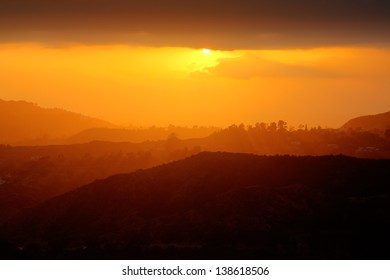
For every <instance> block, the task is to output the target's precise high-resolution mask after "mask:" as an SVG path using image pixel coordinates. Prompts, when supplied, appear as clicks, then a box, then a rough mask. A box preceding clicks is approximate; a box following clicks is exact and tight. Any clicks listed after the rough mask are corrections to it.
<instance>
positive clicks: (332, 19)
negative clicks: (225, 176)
mask: <svg viewBox="0 0 390 280" xmlns="http://www.w3.org/2000/svg"><path fill="white" fill-rule="evenodd" d="M389 27H390V4H389V1H383V0H338V1H334V0H333V1H330V0H328V1H325V0H296V1H291V0H272V1H269V0H224V1H222V0H209V1H206V0H186V1H184V0H181V1H179V0H139V1H130V0H127V1H126V0H57V1H53V0H35V1H34V0H6V1H4V0H2V1H0V41H2V42H11V41H12V42H15V41H41V42H44V43H50V44H56V43H64V42H78V43H87V44H111V43H132V44H146V45H154V46H189V47H201V46H205V45H209V46H210V47H213V48H217V49H246V48H248V49H250V48H290V47H318V46H327V45H345V44H371V45H372V44H387V43H389V41H390V39H389V38H390V36H389V35H390V28H389Z"/></svg>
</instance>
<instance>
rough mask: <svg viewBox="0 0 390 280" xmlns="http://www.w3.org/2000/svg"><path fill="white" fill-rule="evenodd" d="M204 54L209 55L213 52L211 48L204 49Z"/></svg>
mask: <svg viewBox="0 0 390 280" xmlns="http://www.w3.org/2000/svg"><path fill="white" fill-rule="evenodd" d="M202 52H203V54H205V55H209V54H210V53H211V50H210V49H202Z"/></svg>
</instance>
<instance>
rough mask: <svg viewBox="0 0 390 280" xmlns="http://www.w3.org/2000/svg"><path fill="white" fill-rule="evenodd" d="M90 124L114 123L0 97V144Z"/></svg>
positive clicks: (59, 135)
mask: <svg viewBox="0 0 390 280" xmlns="http://www.w3.org/2000/svg"><path fill="white" fill-rule="evenodd" d="M92 127H114V125H112V124H110V123H108V122H105V121H102V120H99V119H95V118H91V117H86V116H83V115H80V114H76V113H72V112H69V111H65V110H61V109H46V108H41V107H39V106H37V105H35V104H33V103H28V102H25V101H4V100H1V99H0V131H1V132H2V133H1V134H0V144H23V143H25V142H31V141H33V140H35V141H37V142H39V140H42V139H46V140H47V139H53V138H62V137H66V136H70V135H73V134H75V133H78V132H80V131H82V130H85V129H88V128H92Z"/></svg>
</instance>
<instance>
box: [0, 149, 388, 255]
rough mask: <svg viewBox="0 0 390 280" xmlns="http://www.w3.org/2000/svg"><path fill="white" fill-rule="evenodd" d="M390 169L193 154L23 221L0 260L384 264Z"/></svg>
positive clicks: (15, 222)
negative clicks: (363, 261)
mask: <svg viewBox="0 0 390 280" xmlns="http://www.w3.org/2000/svg"><path fill="white" fill-rule="evenodd" d="M389 170H390V161H389V160H370V159H356V158H349V157H345V156H321V157H291V156H272V157H267V156H255V155H250V154H230V153H209V152H208V153H200V154H198V155H196V156H192V157H190V158H187V159H185V160H181V161H177V162H173V163H169V164H165V165H161V166H158V167H154V168H151V169H146V170H139V171H136V172H133V173H130V174H122V175H115V176H112V177H109V178H107V179H104V180H99V181H96V182H93V183H91V184H89V185H86V186H84V187H82V188H79V189H76V190H74V191H72V192H69V193H67V194H64V195H61V196H58V197H56V198H53V199H50V200H48V201H46V202H44V203H42V204H40V205H38V206H36V207H33V208H31V209H26V210H25V211H22V212H21V213H20V214H19V215H17V216H16V217H15V218H13V219H12V220H10V221H9V222H7V223H6V224H4V225H3V226H2V228H1V229H0V232H1V235H2V240H3V241H2V242H1V246H2V250H0V251H1V252H2V255H3V258H33V259H34V258H38V259H39V258H44V259H47V258H49V259H55V258H70V259H80V258H87V259H131V258H133V259H165V258H168V259H178V258H188V259H196V258H200V259H214V258H216V259H225V258H226V259H241V258H243V259H244V258H246V259H269V258H271V259H281V258H282V259H286V258H287V259H290V258H291V259H301V258H303V259H308V258H309V259H311V258H316V259H324V258H325V259H382V258H385V259H388V258H389V257H390V253H389V252H390V251H389V249H390V246H389V245H390V240H389V238H388V236H389V234H390V230H389V228H390V227H389V226H390V225H389V223H390V208H389V205H390V203H389V202H390V201H389V194H390V188H389V186H390V184H389V183H390V182H389V177H388V172H389Z"/></svg>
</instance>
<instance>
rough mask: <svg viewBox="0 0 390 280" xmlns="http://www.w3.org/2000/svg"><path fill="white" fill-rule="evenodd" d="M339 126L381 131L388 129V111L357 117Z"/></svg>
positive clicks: (389, 120)
mask: <svg viewBox="0 0 390 280" xmlns="http://www.w3.org/2000/svg"><path fill="white" fill-rule="evenodd" d="M341 128H342V129H353V130H365V131H378V132H382V133H383V132H384V131H385V130H387V129H390V112H386V113H382V114H377V115H368V116H361V117H357V118H354V119H352V120H349V121H348V122H346V123H345V124H344V125H343V126H342V127H341Z"/></svg>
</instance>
